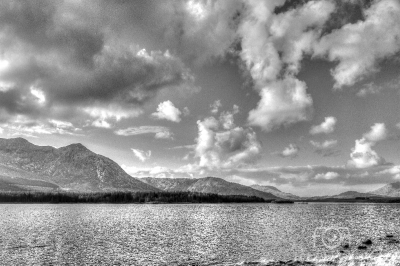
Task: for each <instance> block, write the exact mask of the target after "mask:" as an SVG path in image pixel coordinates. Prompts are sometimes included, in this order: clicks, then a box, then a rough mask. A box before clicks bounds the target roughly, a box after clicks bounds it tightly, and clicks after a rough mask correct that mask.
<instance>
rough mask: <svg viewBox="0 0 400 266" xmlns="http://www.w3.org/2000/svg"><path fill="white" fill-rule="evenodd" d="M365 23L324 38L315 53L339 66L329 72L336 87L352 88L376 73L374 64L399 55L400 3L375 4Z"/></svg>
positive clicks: (391, 0)
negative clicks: (335, 62)
mask: <svg viewBox="0 0 400 266" xmlns="http://www.w3.org/2000/svg"><path fill="white" fill-rule="evenodd" d="M364 16H365V20H364V21H357V22H355V23H353V24H347V25H344V26H343V27H342V28H340V29H337V30H334V31H333V32H332V33H330V34H328V35H326V36H324V37H323V38H322V39H321V41H320V42H319V44H318V45H315V47H314V50H315V54H316V55H325V54H327V55H328V58H329V60H330V61H338V62H339V64H338V65H337V66H336V68H335V69H334V70H333V71H332V75H333V77H334V79H335V81H336V84H335V87H337V88H340V87H342V86H351V85H353V84H354V83H355V82H357V81H359V80H361V79H363V78H364V77H366V76H367V75H368V74H370V73H373V72H375V71H377V69H378V66H377V63H378V62H379V61H380V60H382V59H384V58H386V57H389V56H391V55H394V54H396V53H397V52H399V51H400V27H399V25H400V2H399V1H398V0H381V1H374V2H373V3H372V5H371V7H370V8H369V9H367V10H365V11H364Z"/></svg>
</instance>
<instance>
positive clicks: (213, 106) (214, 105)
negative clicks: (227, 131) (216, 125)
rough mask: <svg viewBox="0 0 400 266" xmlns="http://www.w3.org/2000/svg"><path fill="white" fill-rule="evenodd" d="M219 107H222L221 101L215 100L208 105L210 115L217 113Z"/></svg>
mask: <svg viewBox="0 0 400 266" xmlns="http://www.w3.org/2000/svg"><path fill="white" fill-rule="evenodd" d="M221 107H222V104H221V100H215V101H214V102H213V103H212V104H211V105H210V108H211V113H213V114H217V113H218V111H219V108H221Z"/></svg>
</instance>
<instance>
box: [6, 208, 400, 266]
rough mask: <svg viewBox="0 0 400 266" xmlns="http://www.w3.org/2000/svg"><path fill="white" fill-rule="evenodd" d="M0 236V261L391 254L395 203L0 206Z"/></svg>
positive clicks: (200, 260) (399, 232)
mask: <svg viewBox="0 0 400 266" xmlns="http://www.w3.org/2000/svg"><path fill="white" fill-rule="evenodd" d="M0 230H1V231H0V248H1V254H0V256H1V258H0V264H1V265H43V264H44V265H54V264H55V265H59V264H61V265H62V264H70V265H71V264H72V265H74V264H75V265H85V264H86V265H236V264H240V263H243V262H257V261H264V262H265V261H268V260H288V259H299V258H300V259H302V258H306V257H310V256H317V255H318V256H319V255H320V254H322V255H324V254H325V255H327V254H328V255H331V254H332V253H335V254H339V255H346V254H350V253H352V254H361V253H365V254H369V255H370V254H378V252H380V253H379V254H382V253H383V252H386V253H389V254H395V253H396V252H397V251H398V250H400V248H399V244H396V243H389V242H388V239H384V238H385V237H386V235H387V234H393V235H394V237H393V238H395V239H399V237H400V205H398V204H289V205H279V204H177V205H137V204H131V205H123V204H120V205H118V204H116V205H111V204H93V205H89V204H71V205H68V204H59V205H51V204H0ZM367 238H369V239H371V240H372V242H373V244H372V245H371V246H368V248H367V250H362V251H359V250H358V249H357V246H358V245H359V244H360V243H361V241H362V240H365V239H367ZM342 242H343V243H344V242H348V243H349V248H348V249H346V250H342V249H341V248H340V247H339V245H341V244H343V243H342ZM392 242H393V241H392ZM340 250H342V253H340Z"/></svg>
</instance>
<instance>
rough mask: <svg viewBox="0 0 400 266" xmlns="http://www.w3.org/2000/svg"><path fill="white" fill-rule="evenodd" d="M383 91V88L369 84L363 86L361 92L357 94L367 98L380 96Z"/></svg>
mask: <svg viewBox="0 0 400 266" xmlns="http://www.w3.org/2000/svg"><path fill="white" fill-rule="evenodd" d="M382 90H383V87H382V86H378V85H376V84H374V83H368V84H366V85H364V86H363V88H362V89H361V90H359V91H358V92H357V96H359V97H366V96H367V95H372V94H378V93H380V92H381V91H382Z"/></svg>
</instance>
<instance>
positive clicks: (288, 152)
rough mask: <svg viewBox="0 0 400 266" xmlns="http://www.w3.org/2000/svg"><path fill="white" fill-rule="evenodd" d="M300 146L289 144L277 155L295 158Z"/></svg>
mask: <svg viewBox="0 0 400 266" xmlns="http://www.w3.org/2000/svg"><path fill="white" fill-rule="evenodd" d="M299 151H300V148H299V147H298V146H297V145H295V144H289V146H288V147H286V148H285V149H283V151H282V152H280V153H279V154H278V155H279V156H281V157H284V158H295V157H297V155H298V154H299Z"/></svg>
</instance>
